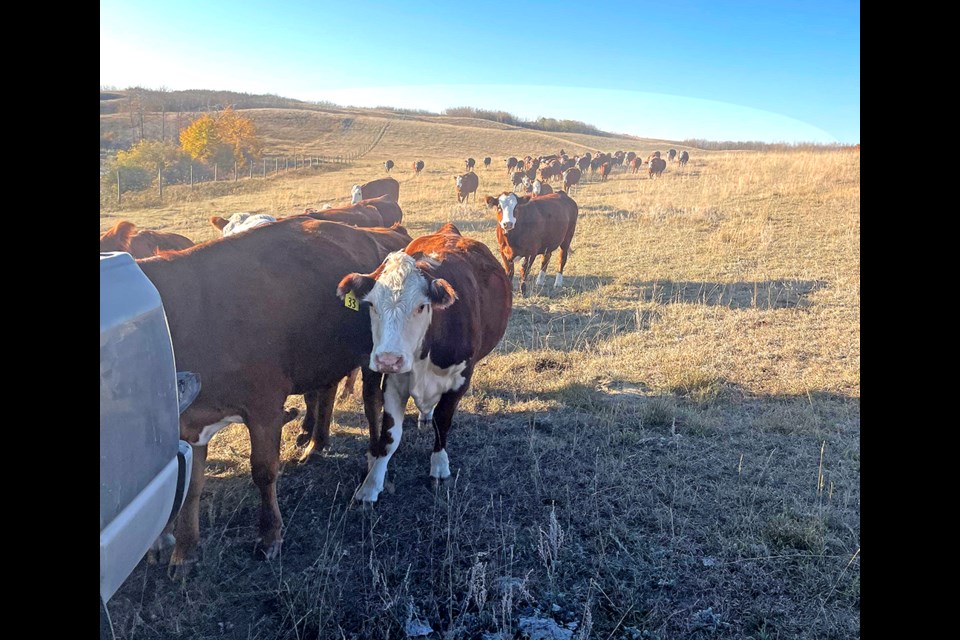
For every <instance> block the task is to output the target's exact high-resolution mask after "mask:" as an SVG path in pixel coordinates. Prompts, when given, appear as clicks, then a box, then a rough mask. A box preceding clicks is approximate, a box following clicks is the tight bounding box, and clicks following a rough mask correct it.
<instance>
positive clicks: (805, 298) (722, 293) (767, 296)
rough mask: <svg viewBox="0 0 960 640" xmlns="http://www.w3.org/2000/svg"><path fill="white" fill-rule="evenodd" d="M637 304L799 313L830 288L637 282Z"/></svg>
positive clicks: (808, 283) (810, 283) (806, 283)
mask: <svg viewBox="0 0 960 640" xmlns="http://www.w3.org/2000/svg"><path fill="white" fill-rule="evenodd" d="M635 286H636V287H637V288H638V290H639V294H638V302H653V303H656V304H677V303H681V304H704V305H710V306H723V307H727V308H729V309H763V310H768V309H796V308H800V309H803V308H807V307H809V306H810V304H811V303H810V300H809V296H810V295H811V294H812V293H814V292H816V291H819V290H820V289H822V288H824V287H826V286H827V283H826V282H824V281H823V280H793V279H782V280H761V281H754V282H706V281H701V282H698V281H673V280H650V281H643V282H638V283H636V285H635Z"/></svg>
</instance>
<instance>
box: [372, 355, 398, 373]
mask: <svg viewBox="0 0 960 640" xmlns="http://www.w3.org/2000/svg"><path fill="white" fill-rule="evenodd" d="M373 361H374V364H376V365H377V371H378V372H380V373H396V372H397V371H399V370H400V367H401V366H402V365H403V356H401V355H397V354H395V353H378V354H377V355H376V357H375V358H374V359H373Z"/></svg>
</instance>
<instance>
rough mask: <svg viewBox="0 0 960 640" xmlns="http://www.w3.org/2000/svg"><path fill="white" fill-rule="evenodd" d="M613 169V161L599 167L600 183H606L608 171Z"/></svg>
mask: <svg viewBox="0 0 960 640" xmlns="http://www.w3.org/2000/svg"><path fill="white" fill-rule="evenodd" d="M612 167H613V161H612V160H608V161H607V162H604V163H603V164H601V165H600V182H606V181H607V178H608V177H609V176H610V169H611V168H612Z"/></svg>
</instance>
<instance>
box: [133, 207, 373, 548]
mask: <svg viewBox="0 0 960 640" xmlns="http://www.w3.org/2000/svg"><path fill="white" fill-rule="evenodd" d="M380 253H381V249H380V248H379V246H378V244H377V241H376V240H375V239H374V238H372V237H371V234H370V233H369V232H367V231H366V230H364V229H357V228H353V227H349V226H346V225H342V224H336V223H331V222H323V221H316V220H311V219H310V218H308V217H304V216H296V217H291V218H287V219H285V220H279V221H277V222H275V223H273V224H270V225H267V226H264V227H260V228H258V229H255V230H253V231H251V232H249V233H241V234H237V235H233V236H229V237H226V238H220V239H217V240H213V241H211V242H207V243H204V244H202V245H197V246H195V247H192V248H190V249H187V250H185V251H180V252H171V253H166V254H162V255H160V256H157V257H153V258H148V259H145V260H140V261H139V262H138V264H139V265H140V268H141V269H142V270H143V272H144V273H145V274H146V275H147V277H148V278H149V279H150V281H151V282H152V283H153V284H154V286H155V287H156V288H157V290H158V291H159V293H160V297H161V299H162V300H163V305H164V311H165V312H166V316H167V321H168V323H169V326H170V335H171V339H172V341H173V350H174V352H175V353H176V354H177V366H178V367H179V368H181V369H184V370H188V371H193V372H195V373H197V374H199V376H200V378H201V380H202V381H203V387H202V390H201V391H200V395H198V396H197V398H196V400H194V402H193V404H191V405H190V407H189V408H188V409H187V410H186V411H185V412H184V413H183V414H182V415H181V417H180V435H181V438H183V439H184V440H187V441H188V442H190V443H191V444H193V448H194V453H193V474H192V478H191V484H190V489H189V491H188V493H187V498H186V501H185V504H184V506H183V509H182V511H181V514H180V516H179V519H178V522H177V524H176V534H177V546H176V548H175V549H174V552H173V556H172V558H171V564H173V565H182V564H184V563H186V562H188V561H189V560H191V559H192V556H193V553H194V551H195V550H196V547H197V545H198V544H199V542H200V523H199V515H200V509H199V506H200V505H199V500H200V493H201V491H202V489H203V484H204V466H205V462H206V456H207V443H208V442H209V441H210V439H211V438H212V437H213V436H214V434H216V433H217V431H219V430H220V429H222V428H224V427H226V426H227V425H229V424H231V423H239V422H242V423H244V424H245V425H246V426H247V430H248V432H249V434H250V464H251V473H252V475H253V481H254V483H255V484H256V486H257V488H258V489H259V490H260V500H261V504H260V511H259V517H258V521H259V536H260V544H261V549H262V550H263V552H264V554H265V555H266V556H267V557H268V558H270V557H274V556H276V555H277V553H278V552H279V550H280V546H281V542H282V538H281V529H282V525H283V521H282V518H281V515H280V507H279V505H278V503H277V486H276V483H277V475H278V473H279V458H280V430H281V426H282V422H283V419H284V411H283V404H284V401H285V400H286V398H287V396H289V395H291V394H301V393H308V392H311V391H314V392H317V393H318V394H319V397H320V398H321V400H322V401H323V402H324V403H328V404H332V403H333V401H334V396H335V394H336V389H337V383H338V382H339V381H340V380H341V379H342V378H343V377H344V376H346V375H347V374H349V373H350V371H352V370H353V369H355V368H356V367H358V366H360V365H362V364H366V363H367V362H369V354H370V350H371V346H372V341H371V336H370V321H369V319H368V318H367V314H365V313H362V312H360V310H359V305H357V304H352V303H351V301H349V300H348V301H347V303H348V304H347V306H345V302H344V301H342V300H339V299H338V298H337V296H336V295H335V291H336V287H337V285H338V283H339V282H340V280H341V279H342V278H343V276H344V275H346V274H347V273H351V272H355V271H367V270H368V269H371V268H373V267H375V266H376V265H377V263H378V262H379V260H380ZM250 265H257V266H258V268H255V269H251V268H249V266H250ZM371 374H372V372H368V373H365V374H364V395H365V397H366V398H369V399H371V401H372V399H373V398H374V397H375V396H374V393H373V391H374V390H375V388H376V381H375V380H374V378H375V376H373V375H371ZM366 406H367V407H368V412H367V413H368V418H369V417H374V418H375V417H376V416H375V413H376V411H375V410H373V409H371V408H370V407H373V406H374V405H372V404H367V405H366ZM322 415H323V416H328V415H329V411H326V410H325V409H322ZM375 428H376V423H375V422H373V423H372V426H371V430H372V431H373V430H375Z"/></svg>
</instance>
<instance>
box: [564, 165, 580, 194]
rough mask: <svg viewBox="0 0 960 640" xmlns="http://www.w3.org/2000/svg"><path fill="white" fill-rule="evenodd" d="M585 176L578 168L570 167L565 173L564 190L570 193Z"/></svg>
mask: <svg viewBox="0 0 960 640" xmlns="http://www.w3.org/2000/svg"><path fill="white" fill-rule="evenodd" d="M582 175H583V174H582V173H580V169H577V168H576V167H570V168H569V169H567V170H566V171H564V172H563V190H564V191H566V192H567V193H570V189H571V187H573V186H574V185H575V184H578V183H579V182H580V177H581V176H582Z"/></svg>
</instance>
